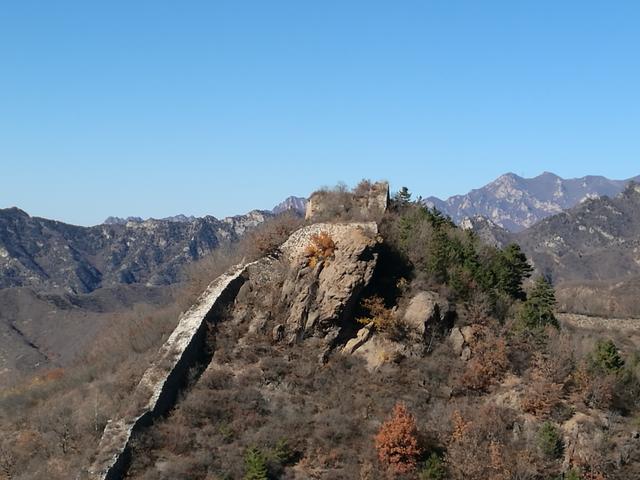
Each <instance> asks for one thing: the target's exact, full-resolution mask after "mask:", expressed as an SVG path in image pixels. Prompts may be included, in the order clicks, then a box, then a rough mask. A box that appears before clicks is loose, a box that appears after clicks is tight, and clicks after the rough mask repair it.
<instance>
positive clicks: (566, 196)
mask: <svg viewBox="0 0 640 480" xmlns="http://www.w3.org/2000/svg"><path fill="white" fill-rule="evenodd" d="M639 180H640V176H636V177H632V178H629V179H626V180H610V179H608V178H606V177H603V176H599V175H587V176H584V177H580V178H570V179H564V178H562V177H560V176H558V175H556V174H554V173H551V172H543V173H541V174H540V175H538V176H536V177H533V178H524V177H521V176H519V175H516V174H515V173H511V172H510V173H505V174H503V175H501V176H500V177H498V178H497V179H495V180H493V181H492V182H490V183H488V184H487V185H485V186H483V187H480V188H476V189H473V190H471V191H470V192H468V193H467V194H462V195H454V196H451V197H449V198H447V199H446V200H442V199H439V198H437V197H428V198H426V199H425V200H424V203H425V204H426V205H427V206H429V207H435V208H437V209H438V210H440V211H442V212H443V213H445V214H447V215H449V216H450V217H451V218H452V220H453V221H454V222H456V223H458V224H459V223H460V222H461V221H462V220H463V219H464V218H466V217H471V218H473V217H476V216H482V217H485V218H488V219H490V220H491V221H493V222H494V223H495V224H497V225H499V226H500V227H502V228H505V229H507V230H509V231H512V232H519V231H522V230H524V229H525V228H528V227H531V226H532V225H534V224H535V223H537V222H539V221H540V220H542V219H544V218H547V217H549V216H551V215H554V214H557V213H560V212H562V211H564V210H566V209H568V208H572V207H574V206H575V205H578V204H579V203H580V202H582V201H584V200H585V199H588V198H596V197H602V196H615V195H617V194H619V193H620V192H622V190H623V189H624V188H625V186H626V185H627V184H628V183H629V182H630V181H639Z"/></svg>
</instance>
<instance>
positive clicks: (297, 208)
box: [102, 196, 307, 225]
mask: <svg viewBox="0 0 640 480" xmlns="http://www.w3.org/2000/svg"><path fill="white" fill-rule="evenodd" d="M306 208H307V199H306V198H304V197H295V196H291V197H288V198H286V199H285V200H283V201H282V202H280V203H279V204H278V205H276V206H275V207H273V208H272V209H271V210H270V211H271V213H273V214H274V215H278V214H280V213H284V212H289V211H291V212H294V213H295V214H297V215H301V216H302V215H304V213H305V211H306ZM197 218H198V217H195V216H193V215H188V216H187V215H182V214H180V215H174V216H172V217H164V218H159V219H156V218H148V219H146V220H154V221H165V222H179V223H191V222H193V221H195V220H196V219H197ZM146 220H145V219H144V218H142V217H126V218H122V217H107V218H106V219H105V221H104V222H102V224H103V225H126V224H127V223H142V222H144V221H146Z"/></svg>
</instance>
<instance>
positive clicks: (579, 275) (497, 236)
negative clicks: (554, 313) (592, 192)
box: [461, 183, 640, 317]
mask: <svg viewBox="0 0 640 480" xmlns="http://www.w3.org/2000/svg"><path fill="white" fill-rule="evenodd" d="M461 225H462V227H463V228H467V229H472V230H473V231H475V232H476V234H477V235H478V236H479V237H480V238H482V239H483V240H484V241H485V242H488V243H491V244H494V245H498V246H503V245H506V244H507V243H511V242H515V243H518V244H519V245H520V246H521V247H522V249H523V250H524V252H525V253H526V254H527V257H528V258H529V259H530V260H531V262H532V263H533V265H534V267H535V268H536V271H537V274H540V275H544V276H545V277H547V278H549V279H550V280H551V281H552V282H553V283H554V285H555V287H556V294H557V296H558V300H559V306H560V308H561V309H562V310H565V311H570V312H574V313H584V314H589V315H600V316H604V317H640V303H638V301H637V299H638V298H640V186H639V185H638V184H635V183H632V184H629V185H628V186H627V188H625V189H624V190H623V191H622V193H620V194H619V195H617V196H615V197H600V198H593V199H588V200H585V201H583V202H582V203H580V204H579V205H576V206H575V207H573V208H571V209H569V210H566V211H564V212H561V213H559V214H557V215H553V216H550V217H547V218H545V219H544V220H541V221H540V222H538V223H536V224H535V225H533V226H532V227H530V228H527V229H525V230H522V231H520V232H517V233H512V232H508V231H507V230H506V229H504V228H502V227H501V226H499V225H497V224H496V223H494V222H492V221H491V220H489V219H486V218H483V217H474V218H467V219H464V220H463V221H462V222H461Z"/></svg>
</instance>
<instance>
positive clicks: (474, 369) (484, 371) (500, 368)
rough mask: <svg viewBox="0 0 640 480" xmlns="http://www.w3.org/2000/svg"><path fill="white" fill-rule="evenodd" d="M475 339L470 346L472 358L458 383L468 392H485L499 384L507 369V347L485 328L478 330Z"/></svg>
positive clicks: (501, 339) (500, 339) (502, 340)
mask: <svg viewBox="0 0 640 480" xmlns="http://www.w3.org/2000/svg"><path fill="white" fill-rule="evenodd" d="M475 338H476V340H475V342H474V343H473V344H472V345H471V351H472V352H473V357H471V360H469V362H468V363H467V369H466V370H465V372H464V373H463V375H462V377H461V379H460V381H461V384H462V386H463V387H465V388H467V389H469V390H477V391H486V390H488V389H489V387H491V386H492V385H495V384H497V383H499V382H500V381H501V380H502V378H503V377H504V374H505V373H506V372H507V369H508V368H509V359H508V357H507V345H506V342H505V341H504V339H503V338H498V337H497V336H496V335H495V334H494V333H493V332H491V331H490V330H488V329H486V328H483V329H480V330H478V331H477V333H476V335H475Z"/></svg>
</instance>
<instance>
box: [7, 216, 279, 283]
mask: <svg viewBox="0 0 640 480" xmlns="http://www.w3.org/2000/svg"><path fill="white" fill-rule="evenodd" d="M272 215H273V214H272V213H271V212H265V211H258V210H256V211H253V212H249V213H248V214H246V215H239V216H235V217H228V218H225V219H223V220H218V219H217V218H215V217H211V216H206V217H202V218H192V219H189V218H184V217H180V220H178V221H176V220H175V219H164V220H145V221H137V220H136V221H127V222H124V223H123V222H119V221H113V222H112V223H109V224H102V225H97V226H94V227H80V226H75V225H68V224H65V223H62V222H57V221H53V220H47V219H44V218H38V217H31V216H29V215H28V214H27V213H26V212H24V211H22V210H20V209H18V208H8V209H0V288H7V287H34V288H36V289H37V290H38V291H41V292H42V291H49V292H56V291H57V292H69V293H89V292H92V291H94V290H96V289H97V288H100V287H104V286H114V285H118V284H132V283H143V284H149V285H166V284H171V283H174V282H176V281H178V280H179V279H180V274H181V271H182V267H183V266H184V265H185V264H187V263H188V262H191V261H193V260H197V259H198V258H200V257H202V256H204V255H206V254H207V253H209V252H210V251H211V250H213V249H215V248H216V247H218V245H220V244H223V243H229V242H233V241H235V240H237V239H238V238H239V237H240V236H241V235H242V234H243V233H244V232H245V231H246V230H247V229H250V228H253V227H255V226H257V225H258V224H260V223H261V222H263V221H264V220H265V218H268V217H270V216H272Z"/></svg>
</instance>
